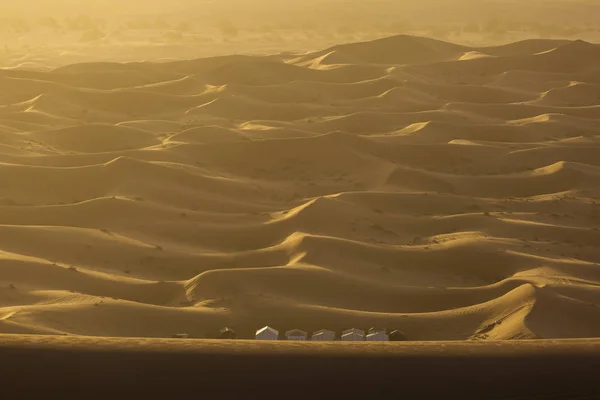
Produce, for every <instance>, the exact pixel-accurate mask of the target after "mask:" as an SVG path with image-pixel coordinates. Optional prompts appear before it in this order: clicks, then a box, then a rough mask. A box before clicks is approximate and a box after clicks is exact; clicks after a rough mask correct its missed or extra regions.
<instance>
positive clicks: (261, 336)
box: [256, 326, 279, 340]
mask: <svg viewBox="0 0 600 400" xmlns="http://www.w3.org/2000/svg"><path fill="white" fill-rule="evenodd" d="M277 339H279V331H278V330H275V329H273V328H271V327H270V326H265V327H264V328H261V329H259V330H257V331H256V340H277Z"/></svg>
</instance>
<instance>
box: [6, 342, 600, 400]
mask: <svg viewBox="0 0 600 400" xmlns="http://www.w3.org/2000/svg"><path fill="white" fill-rule="evenodd" d="M0 357H1V359H2V363H0V376H1V378H0V381H2V382H3V387H2V394H3V396H5V397H6V398H42V396H43V397H47V396H49V395H50V394H51V395H53V396H54V397H56V396H57V395H59V396H61V398H82V397H84V398H103V399H108V398H145V396H150V398H178V397H179V396H182V397H184V398H191V397H196V396H199V395H200V396H202V397H208V398H248V399H254V398H269V399H270V398H273V399H274V398H292V399H304V398H306V397H310V398H315V399H328V398H352V399H354V398H365V397H366V398H376V397H378V396H385V397H386V398H394V399H396V398H397V399H402V398H405V399H432V398H444V399H445V398H452V399H513V400H516V399H570V400H578V399H579V400H582V399H598V398H600V394H599V393H598V390H597V387H598V386H597V371H598V369H599V368H600V341H599V340H586V339H570V340H536V341H502V342H494V341H485V342H465V341H462V342H436V343H434V342H404V343H398V342H396V343H391V342H390V343H374V344H369V343H342V342H332V343H315V342H282V341H280V342H257V341H216V340H178V339H141V338H99V337H93V338H91V337H60V336H43V335H34V336H30V335H0Z"/></svg>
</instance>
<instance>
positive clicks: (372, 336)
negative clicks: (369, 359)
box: [365, 331, 390, 342]
mask: <svg viewBox="0 0 600 400" xmlns="http://www.w3.org/2000/svg"><path fill="white" fill-rule="evenodd" d="M365 340H366V341H367V342H387V341H389V340H390V338H389V337H388V335H386V334H385V331H377V332H374V333H369V334H368V335H367V337H366V338H365Z"/></svg>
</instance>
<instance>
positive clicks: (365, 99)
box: [0, 0, 600, 340]
mask: <svg viewBox="0 0 600 400" xmlns="http://www.w3.org/2000/svg"><path fill="white" fill-rule="evenodd" d="M367 3H368V2H352V3H350V2H347V3H340V2H335V3H334V2H332V1H318V2H317V1H312V2H292V1H288V2H274V1H271V2H266V1H263V2H262V3H260V2H259V3H249V2H241V1H237V2H235V1H223V2H201V3H199V2H192V1H171V2H168V3H167V2H165V1H159V0H155V1H148V2H146V3H145V6H144V8H143V9H141V8H140V6H139V5H136V4H134V2H127V3H123V2H115V1H113V2H111V1H105V2H102V6H100V2H87V3H85V4H84V3H81V2H79V1H78V2H75V1H63V2H58V1H56V2H53V4H52V7H50V6H49V5H48V4H49V3H48V2H44V3H41V2H37V3H36V2H33V1H30V2H26V1H25V2H21V3H19V4H11V8H9V9H7V11H6V13H4V14H3V15H2V17H1V18H3V20H2V23H1V24H0V37H1V38H2V39H1V40H2V47H1V48H0V65H1V66H2V68H1V69H0V188H2V191H1V193H0V243H1V247H0V250H1V251H0V333H16V334H25V333H35V334H40V333H43V334H69V335H92V336H125V337H128V336H130V337H172V336H173V335H179V336H176V337H180V338H188V337H189V338H211V337H216V336H217V335H218V334H219V330H220V329H221V328H223V327H225V326H227V327H232V328H233V329H234V330H235V332H236V335H237V337H238V338H242V339H251V338H254V335H255V333H256V330H257V329H260V328H261V327H263V326H265V325H269V326H271V327H273V328H275V329H276V330H278V331H279V332H287V331H291V330H293V329H299V330H300V332H301V333H302V335H301V336H302V337H304V334H305V333H306V336H308V335H309V334H310V333H312V332H314V331H316V330H319V329H324V328H326V329H330V330H333V331H335V332H337V333H338V334H339V333H340V332H342V331H343V330H347V329H350V328H357V329H360V330H366V329H368V328H369V327H373V326H376V327H382V329H387V331H388V332H389V331H391V330H393V329H399V330H401V331H402V332H404V334H405V335H406V338H408V339H411V340H509V339H531V338H573V337H598V336H600V324H599V323H598V321H600V311H599V310H600V308H599V307H598V305H600V291H599V290H598V285H599V284H600V266H599V263H600V249H599V248H598V243H599V242H600V231H599V230H598V226H600V224H599V221H600V200H599V197H600V186H599V182H600V179H599V178H600V161H599V160H600V146H598V143H599V142H598V140H599V138H600V124H599V123H598V120H599V118H600V113H599V110H600V73H599V69H598V66H599V65H600V47H599V45H597V44H594V37H595V35H596V34H597V28H596V25H594V24H596V23H597V22H595V21H598V20H600V19H597V20H593V19H592V16H593V15H597V12H598V8H599V7H600V5H598V4H596V2H590V3H589V7H588V8H583V6H582V7H581V8H576V9H574V10H573V12H572V13H571V14H569V17H566V15H567V14H565V13H564V12H562V11H561V10H565V7H567V5H569V6H570V7H571V6H572V4H571V3H567V2H564V3H563V2H560V1H557V2H556V3H555V4H554V5H555V8H554V9H553V10H554V11H553V13H549V14H550V15H549V16H548V17H547V20H545V21H544V23H543V24H541V23H540V21H538V20H537V16H538V15H539V13H536V10H537V11H539V10H540V7H542V6H543V4H545V3H541V2H535V1H531V2H525V3H524V4H520V5H519V13H516V12H515V6H514V5H509V3H508V2H496V3H493V4H492V3H489V2H485V6H484V5H483V4H484V3H483V2H478V1H476V0H469V1H467V0H463V1H462V2H453V3H452V5H449V2H441V1H437V2H436V1H429V2H428V1H424V2H423V1H420V2H414V1H404V2H391V1H390V2H387V1H382V2H379V6H378V7H374V6H372V4H371V5H369V4H367ZM522 3H523V2H522ZM117 5H118V6H119V7H117ZM466 5H469V7H472V8H466ZM96 6H97V7H98V8H94V7H96ZM463 6H464V7H463ZM460 7H463V8H460ZM226 10H229V11H226ZM264 10H268V12H265V11H264ZM465 10H466V11H465ZM167 11H169V12H167ZM434 11H435V12H434ZM554 13H555V14H556V15H554ZM594 13H596V14H594ZM263 14H264V15H263ZM399 15H402V18H399ZM492 16H493V18H492ZM559 17H560V18H563V17H564V18H565V19H567V20H566V21H565V19H563V20H561V21H562V22H563V25H561V28H560V29H559V25H558V23H557V22H556V21H557V20H558V19H559ZM517 18H519V19H518V20H517ZM441 19H443V21H441ZM569 21H570V22H569ZM517 27H520V28H519V29H517ZM565 27H566V28H565ZM521 28H522V29H521ZM571 28H572V30H571V31H569V29H571ZM542 33H543V35H542ZM546 33H548V34H546ZM540 35H541V36H543V37H540ZM557 36H560V38H557ZM575 37H577V38H578V40H575ZM442 39H443V40H442ZM521 39H523V40H521ZM356 332H359V331H356ZM404 334H403V335H404ZM359 336H360V335H358V336H357V337H359ZM403 337H404V336H403Z"/></svg>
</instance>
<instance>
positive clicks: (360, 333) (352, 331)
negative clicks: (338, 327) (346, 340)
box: [342, 328, 365, 336]
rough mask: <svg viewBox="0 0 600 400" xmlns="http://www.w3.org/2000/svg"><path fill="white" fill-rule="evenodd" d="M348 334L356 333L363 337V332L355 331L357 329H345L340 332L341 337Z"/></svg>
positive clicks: (360, 330)
mask: <svg viewBox="0 0 600 400" xmlns="http://www.w3.org/2000/svg"><path fill="white" fill-rule="evenodd" d="M348 333H356V334H359V335H363V336H365V331H363V330H362V329H357V328H350V329H346V330H345V331H343V332H342V336H344V335H346V334H348Z"/></svg>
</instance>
